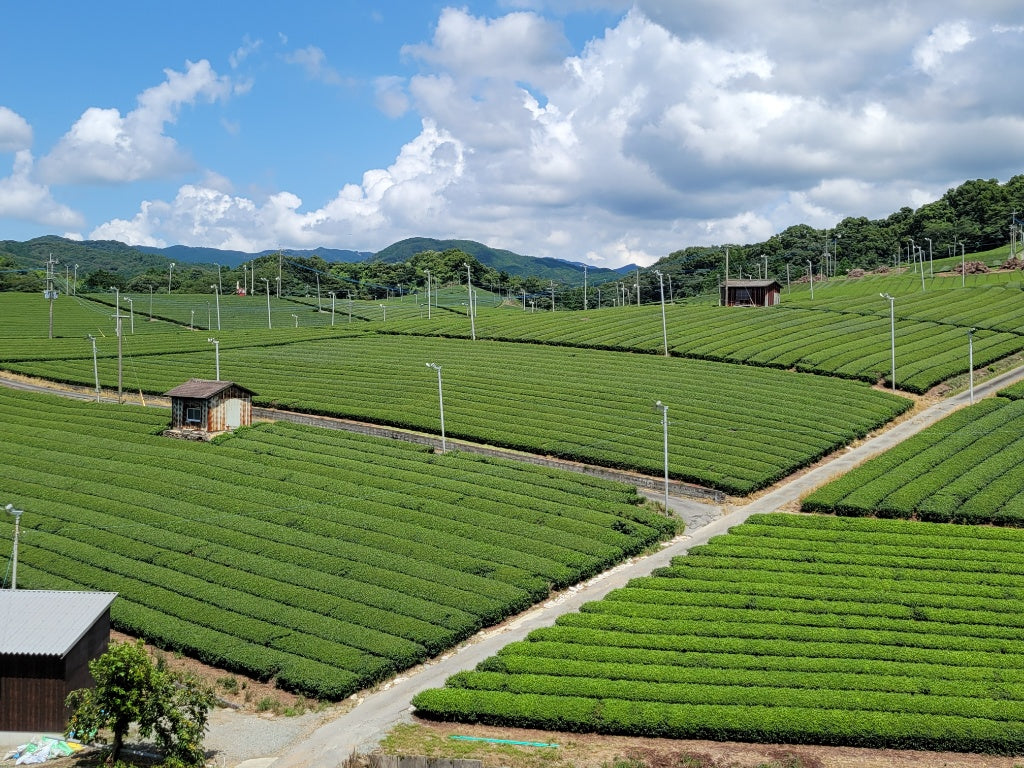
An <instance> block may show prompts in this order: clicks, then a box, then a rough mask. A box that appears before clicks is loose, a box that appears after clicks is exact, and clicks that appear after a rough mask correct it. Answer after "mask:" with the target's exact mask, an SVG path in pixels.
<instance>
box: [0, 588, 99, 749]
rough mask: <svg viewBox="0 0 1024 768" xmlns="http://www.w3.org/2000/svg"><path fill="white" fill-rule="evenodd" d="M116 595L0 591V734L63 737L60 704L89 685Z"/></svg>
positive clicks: (63, 709) (63, 712)
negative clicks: (37, 733)
mask: <svg viewBox="0 0 1024 768" xmlns="http://www.w3.org/2000/svg"><path fill="white" fill-rule="evenodd" d="M115 597H117V593H116V592H57V591H49V590H35V589H5V590H0V731H50V732H56V733H62V732H63V731H64V727H65V726H66V725H67V723H68V716H69V715H70V712H68V710H67V708H66V707H65V706H64V700H65V699H66V698H67V696H68V694H69V693H71V691H73V690H76V689H78V688H88V687H90V686H91V685H93V680H92V675H90V674H89V662H90V661H92V660H93V659H95V658H97V657H99V656H102V655H103V654H104V653H106V651H107V645H108V643H109V642H110V604H111V603H112V602H113V601H114V598H115Z"/></svg>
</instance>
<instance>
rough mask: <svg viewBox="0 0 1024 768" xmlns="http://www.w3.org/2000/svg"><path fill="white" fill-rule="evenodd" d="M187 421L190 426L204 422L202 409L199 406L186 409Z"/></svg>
mask: <svg viewBox="0 0 1024 768" xmlns="http://www.w3.org/2000/svg"><path fill="white" fill-rule="evenodd" d="M185 421H186V422H187V423H189V424H198V423H200V422H201V421H202V409H201V408H199V407H198V406H189V407H188V408H186V409H185Z"/></svg>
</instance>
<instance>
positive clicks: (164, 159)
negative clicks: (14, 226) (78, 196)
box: [39, 60, 231, 184]
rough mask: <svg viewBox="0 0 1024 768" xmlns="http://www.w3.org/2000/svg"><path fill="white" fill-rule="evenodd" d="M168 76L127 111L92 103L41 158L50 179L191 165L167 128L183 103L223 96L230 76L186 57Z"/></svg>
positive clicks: (144, 175)
mask: <svg viewBox="0 0 1024 768" xmlns="http://www.w3.org/2000/svg"><path fill="white" fill-rule="evenodd" d="M165 74H166V75H167V79H166V80H165V81H164V82H163V83H161V84H160V85H157V86H154V87H152V88H149V89H147V90H146V91H143V92H142V93H141V94H139V97H138V106H137V107H136V108H135V109H134V110H132V111H131V112H129V113H128V114H127V115H121V113H120V112H119V111H118V110H117V109H114V108H107V109H103V108H100V107H90V108H89V109H87V110H86V111H85V112H84V113H83V114H82V116H81V117H80V118H79V119H78V121H77V122H76V123H75V124H74V125H73V126H71V129H70V130H69V131H68V132H67V133H65V134H64V136H63V137H62V138H61V139H60V141H59V142H58V143H57V145H56V146H55V147H54V148H53V150H52V151H51V152H50V153H49V154H48V155H47V156H46V157H44V158H42V159H41V160H40V161H39V172H40V174H41V175H42V177H43V178H44V179H45V180H47V181H49V182H51V183H63V184H67V183H88V182H100V183H120V182H130V181H138V180H140V179H153V178H161V177H165V176H168V175H173V174H175V173H178V172H181V171H184V170H186V169H189V168H191V167H192V162H191V160H190V159H189V158H188V156H187V155H186V154H185V153H184V152H183V151H182V150H181V149H180V148H179V146H178V143H177V142H176V141H175V140H174V139H173V138H172V137H170V136H168V135H167V134H166V133H165V132H164V131H165V127H166V126H167V124H168V123H173V122H174V121H175V120H176V118H177V114H178V111H179V109H180V108H181V106H182V105H185V104H193V103H195V102H196V100H197V99H200V98H204V99H206V100H208V101H214V100H217V99H224V98H227V96H228V95H229V94H230V92H231V84H230V81H229V80H228V79H227V78H225V77H220V76H218V75H217V73H216V72H214V71H213V68H212V67H211V66H210V63H209V62H208V61H205V60H203V61H199V62H187V63H186V67H185V71H184V72H177V71H175V70H171V69H168V70H165Z"/></svg>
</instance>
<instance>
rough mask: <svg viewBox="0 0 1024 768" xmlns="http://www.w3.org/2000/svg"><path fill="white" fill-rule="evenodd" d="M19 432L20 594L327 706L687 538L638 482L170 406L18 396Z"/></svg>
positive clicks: (12, 444) (13, 403)
mask: <svg viewBox="0 0 1024 768" xmlns="http://www.w3.org/2000/svg"><path fill="white" fill-rule="evenodd" d="M0 423H3V425H4V439H3V440H2V441H0V465H2V466H3V467H4V492H5V494H7V496H8V498H13V499H16V500H17V502H18V504H19V506H21V507H22V508H23V509H25V514H24V516H23V518H22V537H21V544H22V546H21V549H20V551H19V563H18V565H19V568H18V580H19V584H18V586H19V587H25V588H33V589H97V590H109V591H116V592H118V593H120V597H119V598H118V599H117V601H115V603H114V605H113V613H112V617H113V622H114V625H115V626H116V627H117V628H118V629H121V630H123V631H125V632H128V633H131V634H133V635H137V636H139V637H144V638H147V639H150V640H152V641H154V642H155V643H157V644H158V645H160V646H163V647H165V648H169V649H174V650H180V651H183V652H184V653H187V654H189V655H190V656H194V657H195V658H198V659H200V660H201V661H204V662H206V663H209V664H212V665H215V666H219V667H222V668H224V669H227V670H234V671H239V672H243V673H246V674H250V675H254V676H257V677H260V678H263V679H267V678H271V677H274V678H276V679H277V681H278V683H279V684H280V685H281V686H282V687H285V688H289V689H292V690H296V691H301V692H303V693H306V694H310V695H314V696H317V697H324V698H332V699H338V698H342V697H344V696H346V695H348V694H350V693H352V692H353V691H356V690H359V689H361V688H364V687H366V686H368V685H370V684H372V683H374V682H376V681H379V680H381V679H384V678H386V677H388V676H390V675H393V674H394V673H395V672H397V671H399V670H402V669H405V668H407V667H409V666H411V665H413V664H416V663H418V662H420V661H423V660H424V659H426V658H428V657H430V656H432V655H434V654H437V653H439V652H440V651H442V650H444V649H446V648H449V647H451V646H452V645H454V644H455V643H457V642H458V641H459V640H461V639H464V638H466V637H468V636H469V635H471V634H472V633H474V632H475V631H476V630H478V629H479V628H481V627H483V626H486V625H489V624H493V623H495V622H497V621H500V620H501V619H503V618H504V617H506V616H509V615H511V614H513V613H516V612H519V611H521V610H523V609H524V608H526V607H527V606H529V605H531V604H532V603H534V602H536V601H538V600H541V599H543V598H544V597H545V596H546V595H547V594H548V593H549V590H550V589H552V588H553V587H565V586H568V585H570V584H573V583H575V582H577V581H579V580H581V579H584V578H587V577H589V576H591V575H593V574H595V573H598V572H599V571H601V570H603V569H605V568H607V567H609V566H610V565H611V564H613V563H615V562H617V561H619V560H621V559H623V558H624V557H626V556H628V555H630V554H633V553H636V552H638V551H640V550H642V549H644V548H645V547H647V546H649V545H651V544H653V543H655V542H656V541H658V540H660V539H663V538H667V537H669V536H671V535H672V534H673V533H674V532H675V529H676V524H675V523H674V522H672V521H670V520H669V519H668V518H665V517H663V516H661V515H659V514H656V513H654V512H651V511H648V510H647V509H645V508H642V507H640V506H638V505H639V503H640V501H641V499H640V497H639V496H638V495H637V493H636V491H635V489H633V488H631V487H629V486H625V485H620V484H617V483H609V482H606V481H601V480H597V479H594V478H589V477H586V476H581V475H575V474H569V473H562V472H558V471H555V470H546V469H542V468H538V467H533V466H531V465H521V464H514V463H511V462H504V461H498V460H486V459H482V458H474V457H473V456H470V455H466V454H458V453H449V454H446V455H434V454H432V453H431V452H429V451H428V450H426V449H423V448H420V447H417V446H413V445H411V444H407V443H399V442H394V441H384V440H376V439H372V438H365V437H359V436H356V435H352V434H349V433H344V432H333V431H328V430H317V429H312V428H304V427H298V426H294V425H285V424H277V425H273V426H271V425H266V424H264V425H259V426H256V427H252V428H247V429H243V430H240V431H238V432H236V433H234V434H233V435H231V436H228V437H224V438H222V439H220V440H219V441H217V442H215V443H213V444H208V443H195V442H191V441H179V440H173V439H170V438H164V437H160V436H159V435H158V434H157V432H159V431H160V430H161V429H162V428H163V427H165V426H166V425H167V413H166V411H159V410H153V409H144V408H139V407H134V406H116V405H100V404H94V403H80V402H75V401H71V400H67V399H63V398H56V397H51V396H39V395H30V394H26V393H16V392H13V391H10V390H6V389H0ZM11 534H12V521H11V519H10V517H9V516H7V515H4V516H3V518H2V519H0V538H3V539H4V540H10V537H11ZM58 620H59V619H58Z"/></svg>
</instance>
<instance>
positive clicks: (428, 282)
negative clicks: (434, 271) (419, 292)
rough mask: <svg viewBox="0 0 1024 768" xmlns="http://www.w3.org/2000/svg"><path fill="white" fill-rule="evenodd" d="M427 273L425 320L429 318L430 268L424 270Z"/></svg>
mask: <svg viewBox="0 0 1024 768" xmlns="http://www.w3.org/2000/svg"><path fill="white" fill-rule="evenodd" d="M426 273H427V320H429V319H430V270H429V269H428V270H426Z"/></svg>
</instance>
